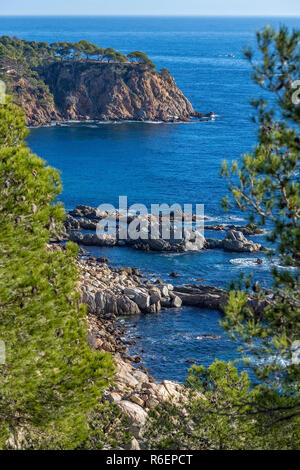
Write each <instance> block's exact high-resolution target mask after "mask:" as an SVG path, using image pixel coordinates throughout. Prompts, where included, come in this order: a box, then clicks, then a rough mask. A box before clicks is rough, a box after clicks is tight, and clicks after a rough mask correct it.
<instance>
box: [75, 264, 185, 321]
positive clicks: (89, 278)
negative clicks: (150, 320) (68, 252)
mask: <svg viewBox="0 0 300 470" xmlns="http://www.w3.org/2000/svg"><path fill="white" fill-rule="evenodd" d="M78 266H79V269H80V272H81V273H82V274H81V279H80V286H79V288H80V291H81V298H82V301H83V302H84V303H85V304H86V305H87V306H88V310H89V312H90V313H98V312H101V313H103V314H106V313H110V314H113V315H134V314H138V313H157V312H159V311H160V310H161V309H162V308H171V307H173V308H174V307H175V308H176V307H177V308H179V307H181V305H182V301H181V299H180V297H179V296H178V295H176V294H175V293H174V286H173V285H172V284H163V283H160V281H159V280H158V281H156V282H157V283H156V284H153V283H151V282H150V281H148V280H147V279H145V276H144V275H142V274H141V273H140V272H139V270H138V269H137V268H127V267H126V268H122V267H121V268H114V267H111V266H108V265H107V264H106V263H103V262H101V261H100V262H99V261H97V259H96V258H93V257H89V258H88V259H84V258H81V259H79V260H78Z"/></svg>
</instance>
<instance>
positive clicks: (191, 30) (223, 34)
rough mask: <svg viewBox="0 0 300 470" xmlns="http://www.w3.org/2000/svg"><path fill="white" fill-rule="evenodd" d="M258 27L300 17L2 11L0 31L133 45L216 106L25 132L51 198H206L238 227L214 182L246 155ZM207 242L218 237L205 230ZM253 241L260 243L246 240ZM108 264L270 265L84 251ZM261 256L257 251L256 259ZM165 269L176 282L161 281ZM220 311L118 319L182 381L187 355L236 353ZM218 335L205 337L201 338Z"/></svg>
mask: <svg viewBox="0 0 300 470" xmlns="http://www.w3.org/2000/svg"><path fill="white" fill-rule="evenodd" d="M266 24H271V25H272V26H274V27H278V26H279V25H280V24H286V25H287V26H289V27H290V28H293V27H298V28H300V18H282V19H278V18H217V17H215V18H200V17H199V18H197V17H194V18H187V17H184V18H178V17H177V18H175V17H173V18H171V17H163V18H159V17H48V18H46V17H40V18H39V17H26V18H25V17H24V18H22V17H14V18H12V17H2V18H1V27H0V34H1V35H10V36H17V37H19V38H21V39H29V40H36V41H48V42H54V41H74V42H75V41H78V40H80V39H87V40H89V41H91V42H93V43H96V44H97V45H99V46H102V47H113V48H115V49H117V50H119V51H121V52H123V53H125V54H126V53H128V52H131V51H133V50H142V51H144V52H145V53H146V54H147V55H148V56H149V57H150V58H151V60H153V61H154V62H155V64H156V65H157V68H158V69H160V68H161V67H167V68H168V69H169V70H170V71H171V74H172V75H173V77H174V78H175V81H176V83H177V85H178V87H179V88H180V89H181V90H182V91H183V93H184V94H185V96H186V97H187V98H188V99H189V100H190V101H191V103H192V104H193V106H194V109H196V110H197V111H201V112H203V113H207V112H210V111H214V113H215V114H216V115H217V117H216V118H215V120H213V121H209V122H194V123H182V124H163V123H134V122H124V123H105V124H104V123H103V124H98V125H97V124H95V123H89V124H78V123H70V124H68V125H66V126H65V127H45V128H39V129H31V130H30V136H29V138H28V143H29V145H30V147H31V148H32V150H33V151H34V152H36V153H37V154H38V155H39V156H41V157H43V158H44V159H45V160H46V161H47V162H48V163H49V164H50V165H52V166H54V167H56V168H58V169H59V170H60V171H61V176H62V180H63V187H64V189H63V193H62V195H61V200H62V201H63V202H64V204H65V206H66V208H67V209H72V208H74V207H75V206H76V205H77V204H88V205H92V206H98V205H99V204H101V203H111V204H114V205H115V206H116V207H117V205H118V197H119V196H121V195H126V196H128V203H129V204H133V203H143V204H146V205H147V206H148V207H149V206H150V204H153V203H159V204H161V203H167V204H173V203H179V204H182V205H183V204H184V203H187V204H194V205H195V204H204V205H205V215H206V216H208V217H209V223H214V224H216V223H227V222H228V223H233V224H245V223H246V218H245V214H241V213H239V212H238V211H236V210H232V211H231V212H230V213H229V214H225V213H224V212H223V210H222V208H221V205H220V201H221V199H222V197H223V196H224V195H226V194H227V188H226V182H225V181H224V180H223V179H221V178H220V176H219V172H220V168H221V164H222V161H223V160H224V159H227V160H239V159H240V158H241V155H242V154H243V153H245V152H251V150H252V149H253V146H254V145H255V141H256V128H255V125H254V124H253V122H252V121H251V115H252V113H253V110H252V108H251V106H250V104H249V99H250V98H252V97H254V96H257V93H259V92H260V91H259V89H258V88H257V87H256V85H254V84H253V83H252V81H251V77H250V72H251V71H250V67H249V64H248V62H247V61H246V60H245V59H244V56H243V49H244V48H246V47H247V46H249V45H252V46H255V32H256V31H257V30H259V29H260V28H262V27H263V26H264V25H266ZM206 236H207V237H209V238H213V237H217V238H218V237H220V238H222V237H223V236H224V234H222V233H221V234H213V233H212V232H208V233H207V234H206ZM255 239H256V240H257V241H260V242H261V241H263V240H261V238H259V237H255ZM91 251H92V252H93V253H94V254H97V255H98V256H107V257H109V258H110V260H111V264H112V265H114V266H121V265H122V266H136V267H139V268H140V269H141V271H143V272H144V273H146V274H147V275H149V276H150V277H151V276H152V275H153V274H154V275H155V274H157V275H159V277H160V278H161V279H163V280H165V281H168V282H173V283H174V282H177V283H180V284H182V283H188V282H196V280H197V279H198V278H203V279H204V282H205V283H207V284H211V285H216V286H221V287H227V286H228V285H229V283H230V281H231V280H232V279H236V278H238V277H239V276H240V274H241V273H242V272H244V273H246V274H247V275H248V274H250V273H252V274H253V277H254V279H258V280H260V281H263V282H266V283H270V274H269V265H268V263H267V261H266V260H264V262H263V264H262V265H256V264H255V262H254V260H255V258H256V255H249V254H235V253H224V252H222V251H218V250H210V251H207V252H200V253H185V254H153V253H150V254H149V253H143V252H138V251H134V250H130V249H128V248H106V249H100V248H92V249H91ZM259 256H260V257H263V255H259ZM172 271H176V272H178V273H179V274H180V275H181V277H180V278H178V279H176V280H175V281H174V279H172V278H170V277H169V274H170V273H171V272H172ZM219 320H220V315H219V313H218V312H214V311H206V310H198V309H194V308H182V309H179V310H170V311H167V312H161V313H160V314H157V315H151V316H150V315H148V316H144V315H141V316H138V317H134V318H130V319H124V320H122V321H124V323H125V324H126V325H127V328H128V335H129V336H130V337H131V338H135V337H136V336H142V337H143V339H141V340H139V342H138V346H137V347H136V348H135V349H134V348H133V349H131V351H130V352H131V353H132V354H138V355H140V356H141V357H142V359H143V364H144V366H146V367H148V368H149V371H150V372H151V374H152V375H153V376H154V377H155V378H156V379H158V380H161V379H164V378H165V379H171V380H178V381H181V382H183V381H184V380H185V377H186V373H187V370H188V368H189V366H190V364H189V363H187V362H186V361H187V360H189V361H195V362H196V363H198V364H204V365H209V364H210V363H211V362H213V360H214V359H215V358H218V359H225V360H233V359H235V358H237V357H238V354H239V353H238V352H237V343H235V342H234V341H232V340H231V339H229V337H228V336H227V335H226V333H225V332H224V331H223V330H222V328H221V326H220V325H219ZM207 334H214V335H216V336H217V337H218V338H216V339H207V338H205V336H203V335H207Z"/></svg>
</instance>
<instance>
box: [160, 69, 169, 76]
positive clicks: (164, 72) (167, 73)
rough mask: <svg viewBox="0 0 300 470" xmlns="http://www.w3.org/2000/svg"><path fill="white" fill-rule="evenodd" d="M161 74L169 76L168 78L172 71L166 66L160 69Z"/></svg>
mask: <svg viewBox="0 0 300 470" xmlns="http://www.w3.org/2000/svg"><path fill="white" fill-rule="evenodd" d="M160 74H161V75H162V76H163V77H167V78H168V77H170V75H171V72H170V70H169V69H166V68H164V67H163V68H162V69H160Z"/></svg>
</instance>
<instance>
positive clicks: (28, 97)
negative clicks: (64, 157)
mask: <svg viewBox="0 0 300 470" xmlns="http://www.w3.org/2000/svg"><path fill="white" fill-rule="evenodd" d="M2 72H4V73H5V76H6V81H7V83H8V85H9V92H12V93H13V95H14V96H15V100H16V102H17V103H18V104H19V105H21V107H22V108H23V109H24V111H25V113H26V117H27V123H28V125H30V126H37V125H45V124H48V123H50V122H51V121H67V120H104V121H109V120H140V121H146V120H150V121H170V122H172V121H188V120H189V119H190V117H191V116H197V115H198V113H195V111H194V110H193V107H192V105H191V103H190V102H189V101H188V99H187V98H186V97H185V96H184V95H183V93H182V92H181V91H180V90H179V89H178V87H177V86H176V83H175V81H174V79H173V78H172V77H170V76H168V75H162V74H160V73H158V72H156V71H154V70H153V69H151V68H149V67H146V66H143V65H137V64H118V63H102V62H95V61H93V62H92V61H90V62H67V61H65V62H54V63H51V64H48V65H46V66H43V67H40V68H39V69H38V70H37V71H30V72H28V71H25V70H24V68H22V67H20V68H19V69H18V68H17V67H16V64H15V63H14V66H13V67H12V66H11V65H10V66H6V67H5V69H3V70H2Z"/></svg>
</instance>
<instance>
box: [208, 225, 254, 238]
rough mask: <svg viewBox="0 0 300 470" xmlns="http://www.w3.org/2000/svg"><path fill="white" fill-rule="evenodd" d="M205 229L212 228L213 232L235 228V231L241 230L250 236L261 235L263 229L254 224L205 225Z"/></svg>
mask: <svg viewBox="0 0 300 470" xmlns="http://www.w3.org/2000/svg"><path fill="white" fill-rule="evenodd" d="M205 230H208V231H209V230H212V231H214V232H227V231H228V230H235V231H237V232H242V234H243V235H246V236H248V237H249V236H252V235H262V234H263V231H262V230H261V229H260V228H259V227H257V226H256V225H254V224H248V225H226V224H219V225H206V226H205Z"/></svg>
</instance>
